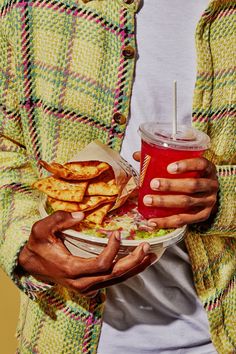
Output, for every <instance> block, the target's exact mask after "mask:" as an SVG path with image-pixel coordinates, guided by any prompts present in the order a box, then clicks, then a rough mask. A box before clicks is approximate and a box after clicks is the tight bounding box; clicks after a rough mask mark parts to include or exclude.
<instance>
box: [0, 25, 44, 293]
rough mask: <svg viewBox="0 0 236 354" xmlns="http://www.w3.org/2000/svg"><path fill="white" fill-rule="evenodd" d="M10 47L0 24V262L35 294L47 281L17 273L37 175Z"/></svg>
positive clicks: (34, 213) (34, 215) (34, 209)
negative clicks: (27, 142)
mask: <svg viewBox="0 0 236 354" xmlns="http://www.w3.org/2000/svg"><path fill="white" fill-rule="evenodd" d="M11 53H12V48H11V46H10V44H9V43H8V42H7V40H6V38H5V36H4V31H3V28H2V27H1V26H0V220H1V223H0V230H1V231H0V265H1V267H2V268H3V270H4V271H5V272H6V273H7V274H8V275H9V277H10V278H11V279H12V280H13V281H14V282H15V283H16V284H17V286H18V287H19V288H20V289H21V290H23V291H24V292H25V293H27V294H28V295H29V296H30V297H31V298H35V296H37V293H38V292H42V291H45V290H47V289H48V288H49V287H50V285H47V284H44V283H40V282H38V281H36V280H35V279H34V278H33V277H31V276H27V275H26V274H25V275H23V276H19V275H17V273H16V272H15V270H16V266H17V258H18V255H19V252H20V251H21V249H22V247H23V246H24V245H25V243H26V242H27V240H28V237H29V234H30V231H31V227H32V225H33V224H34V222H35V221H37V220H39V218H40V216H39V212H38V201H39V195H38V193H37V191H35V190H33V189H32V188H31V185H32V183H33V182H34V181H35V180H36V179H37V178H38V176H37V171H34V170H33V168H32V164H31V162H30V157H29V156H28V154H27V149H26V147H25V144H24V137H23V132H22V127H21V120H20V113H19V108H18V107H19V104H18V100H19V95H18V92H17V76H16V74H15V69H14V59H13V56H12V55H11Z"/></svg>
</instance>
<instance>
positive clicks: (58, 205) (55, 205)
mask: <svg viewBox="0 0 236 354" xmlns="http://www.w3.org/2000/svg"><path fill="white" fill-rule="evenodd" d="M47 202H48V204H49V205H50V206H51V207H52V209H53V210H54V211H58V210H64V211H68V212H70V213H72V212H75V211H80V209H79V203H74V202H65V201H63V200H57V199H54V198H51V197H48V199H47Z"/></svg>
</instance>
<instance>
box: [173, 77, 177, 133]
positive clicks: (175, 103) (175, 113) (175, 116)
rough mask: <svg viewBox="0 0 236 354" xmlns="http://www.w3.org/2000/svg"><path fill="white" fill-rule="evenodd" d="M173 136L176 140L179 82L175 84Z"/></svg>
mask: <svg viewBox="0 0 236 354" xmlns="http://www.w3.org/2000/svg"><path fill="white" fill-rule="evenodd" d="M172 124H173V125H172V136H173V138H175V135H176V133H177V81H176V80H175V81H174V83H173V117H172Z"/></svg>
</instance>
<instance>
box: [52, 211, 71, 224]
mask: <svg viewBox="0 0 236 354" xmlns="http://www.w3.org/2000/svg"><path fill="white" fill-rule="evenodd" d="M67 215H68V213H67V212H66V211H62V210H59V211H56V212H55V213H54V214H53V215H52V217H53V220H54V222H55V223H60V222H61V221H63V220H65V218H66V217H67Z"/></svg>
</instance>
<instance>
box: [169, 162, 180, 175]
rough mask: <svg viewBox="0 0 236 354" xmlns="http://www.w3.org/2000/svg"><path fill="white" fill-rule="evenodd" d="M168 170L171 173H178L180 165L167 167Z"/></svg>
mask: <svg viewBox="0 0 236 354" xmlns="http://www.w3.org/2000/svg"><path fill="white" fill-rule="evenodd" d="M167 170H168V172H170V173H176V172H177V171H178V164H177V163H172V164H170V165H169V166H167Z"/></svg>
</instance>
